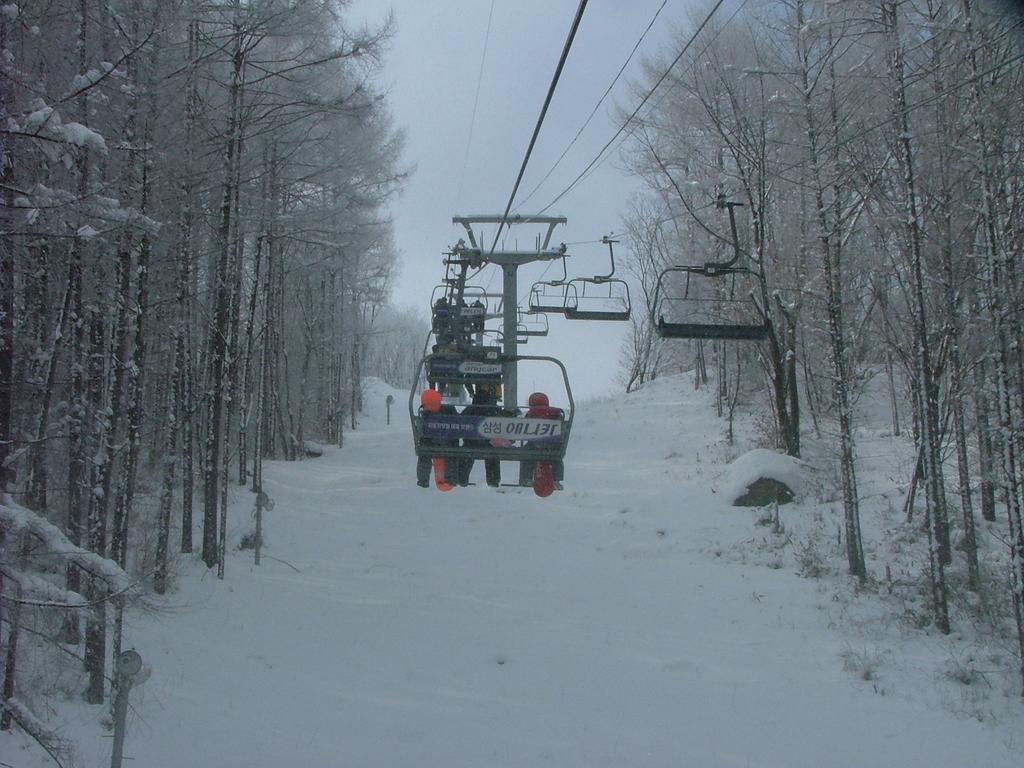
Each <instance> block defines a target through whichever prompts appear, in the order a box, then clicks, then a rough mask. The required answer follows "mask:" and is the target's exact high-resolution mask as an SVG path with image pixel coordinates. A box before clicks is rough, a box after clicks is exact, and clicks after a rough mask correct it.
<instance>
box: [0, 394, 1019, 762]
mask: <svg viewBox="0 0 1024 768" xmlns="http://www.w3.org/2000/svg"><path fill="white" fill-rule="evenodd" d="M388 394H393V396H394V398H395V403H394V405H393V406H392V410H391V417H392V418H391V425H390V426H387V425H385V418H384V414H385V397H386V396H387V395H388ZM407 397H408V393H406V392H400V391H392V390H389V389H388V388H386V387H385V386H384V385H382V384H379V383H375V384H373V385H372V386H371V387H369V391H368V395H367V400H366V413H365V414H364V416H363V419H362V422H361V424H360V427H359V429H358V430H357V431H356V432H347V433H346V435H345V441H346V443H345V448H344V449H342V450H339V449H337V448H330V447H328V448H326V449H325V451H324V455H323V456H322V457H320V458H316V459H310V460H306V461H303V462H298V463H285V462H274V463H268V464H267V465H266V468H265V473H266V481H265V482H266V490H267V492H268V493H269V495H270V496H271V497H272V498H273V499H274V501H275V507H274V509H273V511H272V512H269V513H268V514H267V519H266V522H265V530H266V540H267V547H266V550H265V554H266V555H267V556H268V557H267V558H266V559H264V561H263V563H262V565H261V566H260V567H259V568H256V567H254V566H253V564H252V552H251V551H240V550H238V549H237V548H236V547H230V548H231V550H232V552H231V554H230V556H229V558H228V562H227V567H226V571H227V575H226V579H225V581H223V582H221V581H218V580H217V579H216V578H215V576H214V574H213V573H212V572H209V571H207V569H206V568H205V567H203V565H202V563H201V562H200V561H199V560H198V559H196V560H189V561H182V562H180V563H179V565H178V569H177V574H176V592H174V593H173V594H172V595H169V596H168V598H167V599H166V600H165V601H162V602H159V603H157V604H156V605H155V606H154V607H153V608H151V609H150V610H148V611H145V612H143V611H140V610H136V611H134V612H132V613H131V615H130V616H129V618H128V626H127V628H126V638H127V641H126V645H128V646H133V647H135V648H136V649H137V650H138V651H139V652H140V653H141V654H142V656H143V658H144V659H145V661H146V662H147V663H149V664H150V665H151V666H152V676H151V678H150V679H149V681H148V682H147V683H146V684H145V685H143V686H142V687H140V688H138V689H136V690H135V691H133V693H132V705H133V712H132V714H131V716H130V720H129V732H128V738H127V745H126V750H125V752H126V755H128V756H131V757H133V758H134V762H133V763H132V764H133V765H137V766H147V768H179V767H180V766H218V767H219V768H233V767H236V766H237V767H238V768H241V767H242V766H245V767H247V768H251V767H253V766H257V767H265V768H281V767H283V766H311V767H317V766H324V767H327V766H358V767H360V768H361V767H363V766H380V767H381V768H385V767H387V768H394V767H396V766H444V767H445V768H453V767H455V766H467V767H468V766H474V767H475V766H537V765H550V766H680V765H693V766H707V767H714V766H723V767H726V766H728V767H732V766H753V767H755V768H756V767H761V766H764V767H768V766H772V767H776V766H777V767H780V768H781V767H797V766H864V765H878V766H901V767H908V766H929V768H936V767H937V766H966V765H976V766H992V767H996V766H1016V765H1019V764H1020V762H1019V761H1020V756H1019V753H1020V739H1021V734H1024V728H1022V726H1024V707H1022V705H1021V704H1020V702H1019V699H1017V698H1016V697H1014V696H1013V695H1012V694H1013V680H1012V679H1006V677H1004V675H1003V673H1002V671H1001V669H1002V668H1001V667H1000V666H999V665H1000V664H1004V663H1005V661H1000V660H998V659H992V658H989V657H987V656H985V654H986V653H988V651H986V650H985V649H986V648H987V646H985V645H983V642H984V641H983V639H982V638H980V637H979V638H978V639H977V644H976V645H975V646H974V647H976V648H978V649H980V650H979V651H978V654H979V658H978V661H977V663H975V664H972V662H971V660H969V659H968V658H965V656H964V655H963V654H962V653H959V655H958V652H955V651H954V650H953V649H954V648H957V647H963V641H964V637H965V636H964V635H962V634H961V635H959V636H956V637H954V638H943V637H940V636H938V635H937V634H933V633H932V632H930V631H929V630H928V629H920V628H915V627H912V626H909V625H908V624H907V623H903V624H901V623H898V622H897V621H896V620H895V619H894V618H893V616H894V611H893V608H892V604H891V594H895V591H894V590H890V595H889V597H887V596H886V594H884V593H885V590H884V589H882V588H879V589H878V590H876V591H870V590H869V591H868V592H867V593H864V594H860V595H857V594H855V592H854V591H853V589H852V587H851V586H850V584H849V582H848V581H847V579H846V578H845V577H844V576H843V574H842V567H841V560H840V559H839V555H838V553H836V552H832V550H833V549H834V548H835V547H834V542H833V541H831V540H830V538H833V537H834V532H835V524H834V520H835V519H837V518H835V517H834V515H835V514H836V513H835V512H834V511H832V509H831V506H832V505H830V504H828V503H825V502H823V501H822V497H823V496H825V497H827V495H828V491H827V489H828V488H829V487H830V483H831V480H830V479H829V478H823V477H820V476H813V477H811V478H810V479H809V480H808V483H807V488H806V489H805V490H804V493H803V494H802V495H800V496H798V499H797V502H796V503H795V504H792V505H786V506H783V507H782V508H781V515H780V517H781V519H780V525H779V526H775V527H773V526H772V525H771V524H765V523H767V522H768V521H766V520H763V519H762V518H763V517H764V514H763V512H762V511H759V510H751V509H742V508H736V507H732V506H730V505H729V504H728V502H727V500H726V499H725V498H724V497H725V493H724V488H725V486H726V485H727V484H728V482H729V479H730V475H729V473H728V471H727V465H728V463H729V462H730V460H731V459H732V458H734V457H735V455H737V454H738V453H739V452H740V450H741V448H740V447H737V448H735V449H730V448H727V447H726V446H725V445H724V444H723V443H722V440H721V438H722V434H723V425H722V422H721V421H720V420H718V419H716V418H715V416H714V413H713V410H712V409H711V408H710V407H709V406H708V402H707V399H706V398H707V395H706V393H705V392H703V391H701V392H695V391H694V390H693V387H692V383H691V382H690V380H689V379H679V378H674V379H666V380H659V381H657V382H655V383H653V384H652V385H650V386H648V387H647V388H646V389H645V390H643V391H641V392H639V393H635V394H632V395H629V396H623V397H620V398H617V399H614V400H603V401H600V402H590V403H583V404H580V405H579V407H578V413H577V418H576V424H575V426H574V429H573V435H572V444H571V445H570V448H569V453H568V456H567V462H566V479H565V490H564V491H563V492H561V493H556V494H555V495H554V496H552V497H551V498H548V499H538V498H536V497H535V496H534V495H533V493H532V491H531V490H530V489H519V488H502V489H500V490H497V491H495V490H492V489H489V488H487V487H486V486H485V485H484V483H483V467H482V466H480V465H479V464H478V465H477V466H476V467H475V468H474V475H473V481H474V482H475V483H477V484H476V485H474V486H472V487H470V488H466V489H456V490H455V491H453V492H451V493H447V494H442V493H439V492H437V491H435V490H434V489H432V488H431V489H422V488H419V487H417V486H416V484H415V478H414V472H413V470H414V464H415V457H414V455H413V452H412V445H411V439H410V435H409V428H408V416H407V411H406V402H407ZM747 433H748V434H749V430H748V432H747ZM749 440H750V438H749V437H748V438H747V441H748V442H747V443H746V444H745V445H744V446H743V447H742V448H743V449H744V450H745V449H747V448H751V447H753V445H752V444H751V443H750V442H749ZM869 445H870V446H871V449H872V450H875V451H877V452H878V454H879V455H878V460H877V462H876V464H877V467H876V470H875V471H874V472H873V473H871V474H868V475H867V476H866V479H865V483H866V485H867V486H868V488H869V490H868V491H866V493H867V494H875V496H874V497H875V498H879V499H883V502H882V503H880V504H875V505H869V506H871V510H869V511H868V512H866V517H865V523H864V527H865V537H866V539H868V540H869V541H872V542H877V540H878V539H879V538H880V533H879V528H878V526H879V525H880V522H879V521H880V520H881V518H880V517H879V516H880V515H884V514H891V517H890V519H889V520H888V525H889V528H888V529H887V531H888V533H887V534H886V535H889V534H891V532H892V531H893V530H895V529H896V528H898V523H897V521H898V520H899V518H900V511H899V501H898V499H897V500H893V501H892V502H890V501H888V500H886V497H885V493H887V492H888V491H886V488H889V487H891V483H890V484H889V486H886V483H887V482H888V480H887V478H888V477H889V475H892V476H894V477H896V476H900V475H901V474H902V475H903V476H905V473H901V472H897V471H895V467H894V466H893V461H894V460H895V459H894V457H896V456H898V455H900V454H899V451H900V450H901V448H900V445H901V444H900V443H899V442H898V441H894V440H892V439H891V438H888V437H886V436H884V435H881V436H879V437H877V439H876V441H875V442H873V443H869ZM885 446H888V448H885ZM883 449H884V451H885V455H884V456H883ZM864 450H865V452H867V451H868V448H867V447H865V448H864ZM865 458H866V459H867V458H868V457H865ZM811 464H812V465H813V464H814V462H813V460H812V461H811ZM512 470H513V468H512V466H511V465H505V466H503V474H504V476H505V479H506V480H507V479H508V478H511V477H512V476H513V471H512ZM811 471H812V475H813V469H812V470H811ZM887 473H888V474H887ZM883 486H885V487H883ZM878 494H882V495H881V496H878ZM893 506H894V510H893V511H892V512H891V513H888V512H886V510H888V509H890V507H893ZM251 512H252V497H251V495H250V494H249V493H248V492H238V493H236V495H235V499H234V505H233V507H232V515H231V532H230V541H232V542H234V543H235V544H237V542H238V541H239V540H240V538H241V536H242V535H243V534H244V533H245V532H247V531H248V530H250V528H251V525H252V523H251ZM869 516H870V517H869ZM869 521H870V522H869ZM759 523H760V524H759ZM869 531H873V533H870V534H869ZM816 537H817V538H816ZM889 543H890V549H891V548H892V546H893V545H894V541H890V542H889ZM908 546H909V545H908ZM870 549H871V551H873V552H876V555H877V556H876V559H875V560H874V561H872V564H871V566H870V567H871V568H872V574H873V576H874V577H876V578H877V579H878V580H879V581H881V580H882V576H881V574H882V573H883V571H884V565H885V564H884V563H883V562H882V560H880V559H878V558H879V557H881V555H878V554H877V553H878V552H879V545H878V544H877V543H873V544H871V545H870ZM886 551H889V550H886ZM893 562H897V561H895V560H894V561H893ZM899 562H902V561H899ZM812 565H813V566H814V568H813V569H812V567H811V566H812ZM812 570H813V572H811V571H812ZM890 570H891V569H890ZM801 571H802V572H803V574H804V575H800V572H801ZM890 575H891V576H892V578H893V579H897V580H898V579H899V578H903V577H905V578H908V579H909V578H911V575H907V574H900V573H896V574H890ZM812 577H814V578H812ZM905 608H906V610H907V611H910V610H911V608H912V606H905ZM958 642H959V643H960V644H959V645H958ZM958 669H959V670H961V671H964V670H967V671H970V670H972V669H973V670H974V672H976V674H977V675H978V676H977V677H970V676H967V677H965V678H964V679H959V678H958V677H957V674H956V671H957V670H958ZM1007 674H1008V676H1009V677H1010V678H1012V669H1011V671H1010V672H1009V673H1007ZM964 675H967V672H964ZM60 707H61V712H62V717H64V718H65V719H66V720H67V721H70V725H69V726H68V727H67V729H66V730H65V733H64V735H65V736H66V737H67V738H69V739H70V740H72V741H75V742H77V743H78V747H79V753H80V757H81V764H82V765H85V766H101V765H106V764H109V755H110V739H109V738H103V737H101V735H100V734H101V733H102V729H101V728H100V727H99V724H98V723H99V721H100V720H102V719H103V718H104V717H105V715H106V709H105V708H98V707H87V706H85V705H80V704H72V703H67V702H64V703H61V704H60ZM21 738H22V737H17V736H15V737H11V736H5V737H4V738H3V739H2V740H0V752H2V756H0V761H2V762H3V763H6V764H10V765H16V766H22V767H24V768H35V767H36V766H43V765H47V764H49V763H48V762H47V760H46V758H45V757H44V756H42V755H41V754H40V753H38V751H37V750H35V749H34V748H29V747H24V746H23V742H22V741H21Z"/></svg>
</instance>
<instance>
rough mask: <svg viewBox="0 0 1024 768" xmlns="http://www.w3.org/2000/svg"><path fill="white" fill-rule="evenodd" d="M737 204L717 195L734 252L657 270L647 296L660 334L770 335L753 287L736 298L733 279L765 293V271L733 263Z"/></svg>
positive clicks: (725, 337) (744, 338) (739, 337)
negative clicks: (651, 296) (677, 277)
mask: <svg viewBox="0 0 1024 768" xmlns="http://www.w3.org/2000/svg"><path fill="white" fill-rule="evenodd" d="M739 205H741V204H740V203H733V202H726V201H725V200H724V198H722V197H719V199H718V201H717V206H718V207H719V208H726V209H727V210H728V212H729V224H730V228H731V230H732V238H733V257H732V258H731V259H730V260H729V261H726V262H713V261H709V262H705V263H704V264H703V265H701V266H696V265H690V266H684V265H677V266H673V267H669V268H668V269H665V270H663V271H662V272H661V274H659V275H658V282H657V284H656V285H655V288H654V300H653V301H652V302H651V324H652V325H653V327H654V330H655V332H656V333H657V334H658V335H659V336H660V337H662V338H666V339H722V340H728V341H763V340H764V339H766V338H767V337H768V318H767V317H766V316H765V315H764V313H763V312H762V310H761V309H760V308H759V307H758V306H757V303H756V301H755V300H754V297H753V290H752V289H751V290H748V291H747V294H746V298H737V293H738V291H737V282H739V281H744V280H746V281H748V282H750V283H752V284H753V285H754V286H756V287H758V288H759V289H760V290H761V292H762V294H763V293H764V277H763V276H762V275H761V274H760V273H758V272H755V271H753V270H751V269H749V268H747V267H738V266H736V262H737V261H738V260H739V256H740V248H739V241H738V239H737V234H736V219H735V216H734V214H733V208H735V207H737V206H739ZM674 275H681V276H682V279H681V281H678V280H673V276H674ZM730 277H731V278H732V282H731V284H730V285H728V286H726V285H725V284H724V281H725V280H726V278H730ZM679 282H682V285H681V286H680V285H679ZM744 287H746V286H744ZM723 289H727V290H723ZM716 294H717V295H716Z"/></svg>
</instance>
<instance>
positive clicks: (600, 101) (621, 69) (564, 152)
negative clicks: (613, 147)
mask: <svg viewBox="0 0 1024 768" xmlns="http://www.w3.org/2000/svg"><path fill="white" fill-rule="evenodd" d="M667 3H668V0H662V3H661V5H660V6H658V10H656V11H655V12H654V16H652V17H651V20H650V22H649V23H648V24H647V29H645V30H644V31H643V34H641V35H640V37H639V39H638V40H637V41H636V45H634V46H633V50H632V51H630V53H629V56H627V57H626V60H625V61H624V62H623V63H622V66H621V67H619V71H618V72H617V73H616V75H615V78H614V79H613V80H612V82H611V83H610V84H609V86H608V87H607V88H606V89H605V92H604V93H603V94H602V95H601V98H600V99H598V100H597V104H595V105H594V108H593V109H592V110H591V111H590V115H588V116H587V119H586V120H584V121H583V125H581V126H580V129H579V130H578V131H576V135H575V136H573V137H572V141H570V142H569V144H568V145H567V146H566V148H565V149H564V150H562V154H561V155H559V156H558V159H557V160H556V161H555V164H554V165H552V166H551V167H550V168H549V169H548V172H547V173H545V174H544V178H542V179H541V180H540V181H539V182H537V185H536V186H535V187H534V188H533V189H532V190H531V191H530V193H529V194H528V195H527V196H526V197H524V198H523V199H522V200H520V201H519V204H518V205H517V206H516V210H518V209H519V208H522V207H523V205H525V203H526V201H527V200H529V199H530V198H531V197H533V196H534V195H535V194H536V193H537V190H538V189H540V188H541V186H542V185H543V184H544V182H545V181H547V180H548V178H550V176H551V174H552V173H554V172H555V169H556V168H558V166H559V164H560V163H561V162H562V160H564V159H565V156H566V155H567V154H568V152H569V150H570V149H572V147H573V145H574V144H575V143H576V140H577V139H579V137H580V135H581V134H582V133H583V131H585V130H586V128H587V126H588V125H590V121H591V120H593V119H594V115H596V114H597V110H598V109H600V108H601V105H602V104H603V103H604V100H605V99H607V98H608V94H610V93H611V92H612V88H614V87H615V84H616V83H618V82H619V78H620V77H622V73H623V72H625V71H626V67H628V66H629V62H631V61H632V60H633V56H635V55H636V52H637V50H638V49H639V48H640V44H641V43H643V41H644V38H646V37H647V33H648V32H650V31H651V28H652V27H653V26H654V22H655V21H657V20H658V16H659V15H660V14H661V12H662V10H663V9H664V8H665V5H666V4H667Z"/></svg>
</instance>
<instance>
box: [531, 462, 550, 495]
mask: <svg viewBox="0 0 1024 768" xmlns="http://www.w3.org/2000/svg"><path fill="white" fill-rule="evenodd" d="M533 492H534V493H535V494H537V495H538V496H540V497H541V498H544V497H546V496H550V495H551V494H552V493H554V492H555V470H554V467H552V466H551V462H550V461H538V462H537V463H536V464H534V465H533Z"/></svg>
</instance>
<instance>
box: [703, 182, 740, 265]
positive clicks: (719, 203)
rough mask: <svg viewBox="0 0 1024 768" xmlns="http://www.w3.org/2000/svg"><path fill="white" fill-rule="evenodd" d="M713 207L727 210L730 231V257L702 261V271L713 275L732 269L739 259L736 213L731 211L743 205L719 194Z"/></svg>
mask: <svg viewBox="0 0 1024 768" xmlns="http://www.w3.org/2000/svg"><path fill="white" fill-rule="evenodd" d="M715 207H716V208H718V209H719V210H721V209H722V208H725V209H726V210H727V211H728V212H729V229H730V231H731V232H732V258H731V259H729V260H728V261H707V262H705V263H704V273H705V274H708V275H713V274H715V273H717V272H728V271H730V269H732V268H733V267H734V266H735V265H736V262H737V261H739V260H740V255H741V253H742V251H741V250H740V237H739V233H738V232H737V231H736V214H735V213H733V208H736V207H743V203H737V202H733V201H731V200H726V199H725V195H719V196H718V197H717V198H716V199H715Z"/></svg>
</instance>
